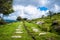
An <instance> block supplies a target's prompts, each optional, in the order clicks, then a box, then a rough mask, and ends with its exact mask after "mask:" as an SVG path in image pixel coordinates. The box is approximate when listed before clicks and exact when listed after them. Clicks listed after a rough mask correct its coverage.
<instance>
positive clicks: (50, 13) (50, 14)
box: [49, 11, 52, 19]
mask: <svg viewBox="0 0 60 40" xmlns="http://www.w3.org/2000/svg"><path fill="white" fill-rule="evenodd" d="M49 16H50V19H51V17H52V12H51V11H49Z"/></svg>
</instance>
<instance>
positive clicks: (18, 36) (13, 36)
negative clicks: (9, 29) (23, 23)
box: [12, 36, 22, 38]
mask: <svg viewBox="0 0 60 40" xmlns="http://www.w3.org/2000/svg"><path fill="white" fill-rule="evenodd" d="M21 37H22V36H12V38H21Z"/></svg>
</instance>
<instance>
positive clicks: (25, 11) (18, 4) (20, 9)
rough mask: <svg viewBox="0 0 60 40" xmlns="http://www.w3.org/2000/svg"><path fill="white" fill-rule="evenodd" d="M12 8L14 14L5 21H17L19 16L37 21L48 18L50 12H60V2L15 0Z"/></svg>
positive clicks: (55, 0)
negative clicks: (42, 17)
mask: <svg viewBox="0 0 60 40" xmlns="http://www.w3.org/2000/svg"><path fill="white" fill-rule="evenodd" d="M12 6H13V9H14V12H13V13H11V14H10V15H9V16H6V17H4V19H10V20H16V18H17V17H18V16H21V17H22V18H28V19H35V18H40V17H41V16H42V15H45V16H47V13H48V11H49V10H50V11H52V12H60V0H13V4H12Z"/></svg>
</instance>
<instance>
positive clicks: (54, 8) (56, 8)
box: [51, 4, 60, 12]
mask: <svg viewBox="0 0 60 40" xmlns="http://www.w3.org/2000/svg"><path fill="white" fill-rule="evenodd" d="M51 11H53V12H60V6H59V5H57V4H55V5H54V7H52V8H51Z"/></svg>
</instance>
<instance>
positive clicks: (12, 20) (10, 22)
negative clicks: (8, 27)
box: [4, 20, 16, 23]
mask: <svg viewBox="0 0 60 40" xmlns="http://www.w3.org/2000/svg"><path fill="white" fill-rule="evenodd" d="M4 21H5V22H9V23H11V22H16V20H4Z"/></svg>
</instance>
